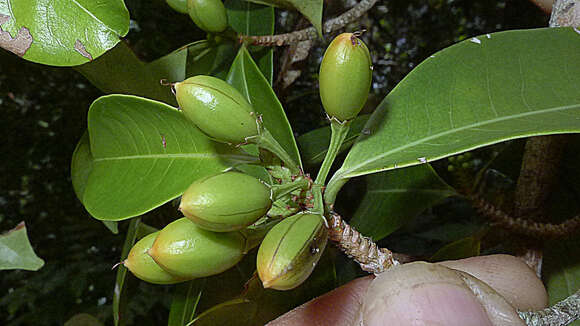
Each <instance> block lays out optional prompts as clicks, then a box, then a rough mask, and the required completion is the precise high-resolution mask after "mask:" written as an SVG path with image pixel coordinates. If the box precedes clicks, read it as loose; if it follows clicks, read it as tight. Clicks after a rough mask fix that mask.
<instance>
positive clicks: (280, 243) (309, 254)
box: [256, 213, 328, 290]
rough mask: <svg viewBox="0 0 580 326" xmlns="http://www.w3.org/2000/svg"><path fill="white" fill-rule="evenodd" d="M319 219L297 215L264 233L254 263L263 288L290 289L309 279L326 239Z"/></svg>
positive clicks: (326, 233) (313, 216) (313, 215)
mask: <svg viewBox="0 0 580 326" xmlns="http://www.w3.org/2000/svg"><path fill="white" fill-rule="evenodd" d="M323 219H324V218H323V217H322V216H321V215H317V214H312V213H300V214H296V215H294V216H291V217H288V218H286V219H284V220H283V221H282V222H280V223H278V224H277V225H276V226H274V227H273V228H272V230H270V231H269V232H268V234H267V235H266V237H265V238H264V240H263V241H262V244H261V245H260V249H259V250H258V259H257V264H256V265H257V269H258V276H259V277H260V279H261V280H262V284H263V285H264V287H265V288H272V289H276V290H290V289H293V288H295V287H297V286H299V285H300V284H302V282H304V281H305V280H306V279H307V278H308V276H310V274H311V273H312V271H313V270H314V267H315V266H316V263H317V262H318V260H319V259H320V256H321V255H322V252H323V251H324V248H325V247H326V241H327V240H328V230H327V229H326V226H325V223H324V220H323Z"/></svg>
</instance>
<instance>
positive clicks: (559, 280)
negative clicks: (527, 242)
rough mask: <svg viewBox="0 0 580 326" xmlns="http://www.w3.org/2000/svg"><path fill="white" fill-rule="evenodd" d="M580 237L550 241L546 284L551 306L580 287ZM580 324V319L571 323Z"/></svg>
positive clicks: (546, 256) (547, 253)
mask: <svg viewBox="0 0 580 326" xmlns="http://www.w3.org/2000/svg"><path fill="white" fill-rule="evenodd" d="M579 248H580V238H578V237H577V238H575V239H570V240H567V241H562V240H558V241H550V242H549V243H547V244H546V251H545V253H544V271H543V275H544V284H546V289H547V290H548V294H549V296H550V306H551V305H553V304H555V303H557V302H558V301H561V300H563V299H565V298H567V297H568V296H570V295H571V294H574V293H575V292H576V291H578V290H579V289H580V255H579V254H580V249H579ZM570 325H571V326H580V320H577V321H575V322H573V323H572V324H570Z"/></svg>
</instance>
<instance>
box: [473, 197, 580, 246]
mask: <svg viewBox="0 0 580 326" xmlns="http://www.w3.org/2000/svg"><path fill="white" fill-rule="evenodd" d="M469 198H470V200H471V201H472V203H473V206H474V207H475V208H476V209H477V211H478V212H479V213H480V214H481V215H483V216H485V217H487V218H488V219H490V220H491V221H493V222H494V224H495V225H497V226H500V227H503V228H505V229H508V230H510V231H512V232H514V233H519V234H523V235H527V236H530V237H533V238H537V239H555V238H558V239H560V238H565V237H568V236H571V235H573V234H575V233H577V232H578V231H580V215H578V216H575V217H573V218H571V219H568V220H566V221H564V222H562V223H559V224H552V223H542V222H534V221H531V220H528V219H526V218H519V217H518V218H515V217H512V216H510V215H508V214H507V213H505V212H504V211H502V210H501V209H499V208H498V207H495V206H494V205H493V204H491V203H490V202H488V201H486V200H485V199H483V198H481V197H479V196H477V195H471V196H470V197H469Z"/></svg>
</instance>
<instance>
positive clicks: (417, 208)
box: [350, 164, 456, 240]
mask: <svg viewBox="0 0 580 326" xmlns="http://www.w3.org/2000/svg"><path fill="white" fill-rule="evenodd" d="M366 180H367V192H366V194H365V196H364V198H363V200H362V202H361V204H360V206H359V207H358V209H357V210H356V212H355V214H354V216H353V218H352V219H351V221H350V224H351V225H352V226H353V227H355V228H356V229H357V230H359V231H360V232H361V233H362V234H364V235H366V236H369V237H371V238H373V239H374V240H380V239H382V238H384V237H386V236H387V235H389V234H391V233H392V232H394V231H396V230H397V229H398V228H399V227H401V226H403V225H404V224H405V223H406V222H409V221H410V220H412V219H413V218H414V217H415V216H417V215H418V214H420V213H421V212H423V211H424V210H425V209H427V208H429V207H431V206H433V205H434V204H436V203H438V202H440V201H441V200H443V199H445V198H447V197H449V196H453V195H455V194H456V193H455V191H454V190H453V188H451V187H450V186H449V185H447V184H446V183H445V182H444V181H443V180H442V179H441V178H440V177H439V176H438V175H437V173H436V172H435V171H434V170H433V168H432V167H431V166H430V165H429V164H423V165H418V166H413V167H408V168H405V169H397V170H393V171H387V172H383V173H379V174H373V175H370V176H368V177H367V178H366Z"/></svg>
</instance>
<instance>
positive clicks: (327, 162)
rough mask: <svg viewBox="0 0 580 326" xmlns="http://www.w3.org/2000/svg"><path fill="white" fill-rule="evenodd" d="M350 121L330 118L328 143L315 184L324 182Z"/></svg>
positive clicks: (348, 128)
mask: <svg viewBox="0 0 580 326" xmlns="http://www.w3.org/2000/svg"><path fill="white" fill-rule="evenodd" d="M351 121H352V120H350V121H344V122H340V121H338V120H337V119H335V118H331V119H330V129H331V134H330V145H328V151H327V152H326V156H325V157H324V161H322V165H321V166H320V170H319V171H318V175H317V176H316V180H315V181H314V183H315V184H319V185H324V182H326V177H327V176H328V172H330V168H331V167H332V163H334V160H335V159H336V155H337V154H338V151H339V150H340V146H341V145H342V142H343V141H344V139H345V138H346V135H347V134H348V131H349V130H350V124H351Z"/></svg>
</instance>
